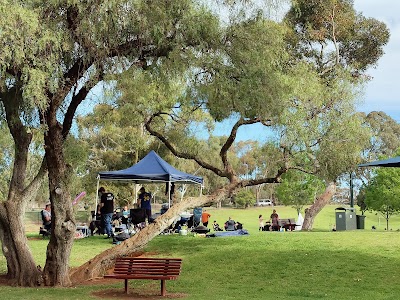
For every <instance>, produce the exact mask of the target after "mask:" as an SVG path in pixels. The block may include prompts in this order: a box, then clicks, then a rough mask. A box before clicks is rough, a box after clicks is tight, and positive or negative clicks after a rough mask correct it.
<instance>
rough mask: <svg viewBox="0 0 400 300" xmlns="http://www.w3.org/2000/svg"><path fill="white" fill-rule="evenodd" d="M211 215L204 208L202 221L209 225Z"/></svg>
mask: <svg viewBox="0 0 400 300" xmlns="http://www.w3.org/2000/svg"><path fill="white" fill-rule="evenodd" d="M210 217H211V215H210V214H209V213H208V212H207V211H206V210H204V211H203V213H202V214H201V223H203V226H205V227H207V226H208V220H209V219H210Z"/></svg>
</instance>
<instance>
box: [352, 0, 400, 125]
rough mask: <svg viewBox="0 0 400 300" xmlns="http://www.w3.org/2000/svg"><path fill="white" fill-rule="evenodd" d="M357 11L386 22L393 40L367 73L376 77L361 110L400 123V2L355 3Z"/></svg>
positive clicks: (371, 0)
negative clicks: (380, 113)
mask: <svg viewBox="0 0 400 300" xmlns="http://www.w3.org/2000/svg"><path fill="white" fill-rule="evenodd" d="M354 8H355V9H356V11H358V12H361V13H362V14H363V15H364V16H365V17H372V18H375V19H378V20H379V21H382V22H384V23H386V25H387V26H388V28H389V30H390V40H389V43H388V44H387V45H386V46H385V48H384V52H385V54H384V55H383V56H382V57H381V59H380V60H379V61H378V65H377V67H376V68H373V69H370V70H369V71H368V73H369V75H371V76H372V77H373V78H372V80H371V81H370V82H369V83H368V85H367V87H366V89H365V94H364V97H363V98H364V99H363V100H364V102H363V103H362V104H361V105H360V106H359V107H358V110H359V111H364V112H367V113H368V112H371V111H383V112H385V113H386V114H388V115H390V116H391V117H392V118H393V119H395V120H396V121H397V122H400V105H399V101H398V100H399V99H398V98H399V96H398V95H400V76H399V70H398V68H399V66H400V14H399V12H400V1H398V0H355V1H354Z"/></svg>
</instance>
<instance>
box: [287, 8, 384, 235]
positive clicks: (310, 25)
mask: <svg viewBox="0 0 400 300" xmlns="http://www.w3.org/2000/svg"><path fill="white" fill-rule="evenodd" d="M285 21H286V22H287V23H288V24H289V26H290V27H291V28H292V33H291V34H290V35H289V38H288V42H289V44H290V45H291V46H290V49H291V51H292V54H293V57H295V58H296V59H298V60H307V61H309V62H310V63H309V66H310V67H312V68H313V69H314V70H315V71H316V72H318V74H319V77H320V79H321V80H323V81H325V82H326V84H327V87H328V89H329V88H332V87H334V86H335V85H337V84H338V82H337V80H338V79H339V78H341V77H342V78H345V81H346V83H347V84H348V85H350V86H351V87H349V90H350V91H351V92H352V93H356V92H357V90H358V89H360V88H361V87H362V84H363V83H364V82H366V81H368V79H369V77H368V76H367V74H366V70H367V69H368V67H370V66H374V65H375V64H376V63H377V61H378V59H379V58H380V57H381V56H382V55H383V46H384V45H385V44H386V43H387V41H388V39H389V31H388V29H387V27H386V25H385V24H384V23H382V22H380V21H378V20H376V19H373V18H366V17H364V16H363V15H362V14H359V13H357V12H355V10H354V8H353V1H351V0H328V1H306V0H299V1H293V5H292V7H291V9H290V10H289V12H288V13H287V15H286V17H285ZM372 36H373V38H371V37H372ZM355 96H356V95H353V96H352V95H349V93H347V92H345V91H343V93H340V94H336V95H335V93H331V94H327V95H326V96H325V97H324V99H321V100H322V102H321V103H320V105H319V108H318V107H310V108H309V115H311V116H312V115H314V114H318V113H320V111H321V110H326V109H328V110H331V109H335V108H334V107H335V105H336V103H337V102H336V101H341V102H342V103H345V102H346V98H347V99H349V98H354V97H355ZM343 100H344V101H343ZM303 103H304V102H303ZM349 105H350V106H354V104H352V103H351V102H348V104H347V105H346V104H345V106H344V107H346V106H347V109H349ZM351 109H353V108H351ZM332 116H333V115H332ZM348 125H349V126H354V125H355V124H354V123H353V124H348ZM347 133H348V132H337V134H339V136H340V137H341V138H343V139H348V138H351V137H350V136H349V135H348V134H347ZM362 135H363V134H361V136H362ZM361 136H358V138H361ZM360 141H361V139H360ZM367 141H368V139H367V137H366V136H364V139H363V142H362V144H364V145H365V146H364V147H366V145H367V144H366V142H367ZM342 146H343V145H340V144H336V145H331V147H332V148H331V149H330V150H328V149H326V150H325V151H328V152H325V151H320V154H323V155H324V158H323V159H322V160H320V159H318V160H314V159H313V160H314V161H315V162H316V163H318V164H319V165H321V163H328V164H330V165H331V167H332V168H331V167H328V168H325V170H321V171H320V172H318V175H319V176H320V178H321V179H324V180H325V181H326V183H327V189H326V192H325V193H324V194H322V195H321V197H318V198H317V201H316V202H315V203H314V204H313V205H312V206H311V207H310V208H309V209H307V211H306V215H305V221H304V224H303V229H311V227H312V224H313V220H314V218H315V216H316V214H317V213H318V212H319V211H320V210H321V209H322V207H323V206H324V205H325V204H326V203H328V201H329V199H330V197H331V196H332V195H333V194H334V190H335V181H336V180H337V179H338V178H339V176H340V175H341V174H342V173H344V172H347V173H348V172H349V171H350V170H351V169H352V168H351V167H352V166H354V165H355V162H356V161H357V160H356V157H354V156H353V155H354V152H353V151H354V150H356V149H354V148H353V149H348V150H346V149H344V148H342V149H340V148H341V147H342ZM321 150H322V149H321ZM360 150H361V149H358V151H360ZM333 151H334V152H336V153H332V152H333ZM343 151H347V154H348V155H349V157H348V160H347V161H346V160H345V157H344V156H343ZM324 152H325V153H324ZM329 152H330V153H329ZM351 153H353V154H351ZM330 154H333V155H330ZM324 160H325V162H324ZM335 164H336V165H335Z"/></svg>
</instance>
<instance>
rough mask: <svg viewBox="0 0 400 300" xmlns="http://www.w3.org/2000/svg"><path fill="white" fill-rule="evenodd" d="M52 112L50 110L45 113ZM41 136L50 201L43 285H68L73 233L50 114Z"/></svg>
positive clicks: (59, 144)
mask: <svg viewBox="0 0 400 300" xmlns="http://www.w3.org/2000/svg"><path fill="white" fill-rule="evenodd" d="M49 111H50V114H51V113H52V111H51V109H50V110H49ZM47 124H48V125H49V130H48V131H47V133H46V135H45V138H44V140H45V145H46V147H45V151H46V160H47V166H48V172H49V173H48V174H49V192H50V200H51V211H52V220H51V231H52V234H51V237H50V242H49V244H48V246H47V254H46V265H45V268H44V270H43V279H44V284H45V285H49V286H69V285H70V283H71V282H70V278H69V267H68V265H69V257H70V253H71V249H72V245H73V239H74V234H75V230H76V225H75V218H74V214H73V209H72V201H71V196H70V194H69V179H70V177H71V174H70V171H69V170H68V167H67V165H66V163H65V159H64V153H63V141H64V139H63V137H62V129H61V127H60V126H59V124H58V123H57V121H56V120H55V114H54V115H50V116H49V118H48V122H47Z"/></svg>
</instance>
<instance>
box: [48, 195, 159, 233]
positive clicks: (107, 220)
mask: <svg viewBox="0 0 400 300" xmlns="http://www.w3.org/2000/svg"><path fill="white" fill-rule="evenodd" d="M98 197H99V199H100V203H99V204H98V205H97V208H96V211H95V212H92V217H93V221H92V222H91V224H90V226H89V227H90V230H91V232H92V234H93V233H94V232H95V231H98V233H102V234H105V235H107V237H106V238H111V237H113V236H114V232H113V221H114V220H115V217H116V216H117V215H118V214H117V213H116V211H115V209H114V207H115V197H114V195H113V193H111V192H108V191H106V189H105V188H104V187H100V188H99V190H98ZM151 199H152V195H151V193H150V192H147V191H146V189H145V188H144V187H141V188H140V190H139V194H138V197H137V202H136V206H137V208H140V209H141V210H143V213H144V217H145V221H147V222H150V221H151ZM119 215H120V217H122V220H127V219H128V218H129V217H130V210H129V209H128V206H125V207H124V208H123V209H122V211H121V212H120V214H119ZM41 218H42V224H43V227H42V228H41V230H42V229H43V230H44V231H45V232H46V233H47V234H50V232H51V227H52V226H51V203H46V205H45V208H44V209H43V210H42V211H41Z"/></svg>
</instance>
